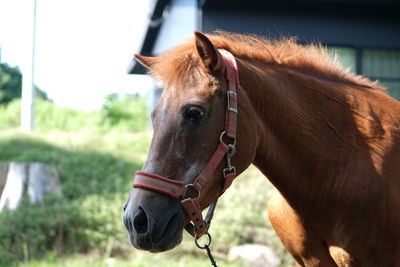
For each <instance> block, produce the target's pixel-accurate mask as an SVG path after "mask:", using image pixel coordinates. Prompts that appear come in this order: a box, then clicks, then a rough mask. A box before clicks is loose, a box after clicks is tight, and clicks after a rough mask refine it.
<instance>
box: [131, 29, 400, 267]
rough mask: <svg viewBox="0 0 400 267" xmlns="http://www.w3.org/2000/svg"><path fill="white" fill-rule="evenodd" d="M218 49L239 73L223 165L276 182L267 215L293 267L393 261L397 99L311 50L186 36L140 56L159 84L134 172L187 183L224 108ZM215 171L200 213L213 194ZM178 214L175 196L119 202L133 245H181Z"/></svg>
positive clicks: (399, 159) (396, 256)
mask: <svg viewBox="0 0 400 267" xmlns="http://www.w3.org/2000/svg"><path fill="white" fill-rule="evenodd" d="M218 49H224V50H226V51H229V52H230V53H231V54H233V55H234V57H235V59H236V62H237V68H238V73H239V80H240V86H238V89H237V101H238V115H237V116H238V117H237V137H236V139H237V144H236V150H237V152H236V155H235V156H234V157H233V158H232V163H233V165H235V166H236V171H237V173H241V172H243V171H244V170H245V169H246V168H247V167H248V166H249V165H250V164H252V163H253V164H254V165H255V166H257V167H258V168H259V169H260V170H261V171H262V173H263V174H265V176H266V177H268V179H269V180H270V181H271V182H272V183H273V184H274V186H275V187H276V188H277V189H278V191H279V193H278V194H276V195H275V196H274V197H273V199H272V200H271V201H270V204H269V208H268V213H269V218H270V220H271V223H272V225H273V227H274V229H275V231H276V233H277V234H278V236H279V237H280V239H281V240H282V242H283V244H284V246H285V247H286V248H287V250H288V251H289V252H290V254H291V255H292V256H293V257H294V258H295V259H296V261H297V263H298V265H300V266H400V103H399V102H397V101H396V100H394V99H392V98H391V97H389V96H387V95H386V94H385V93H384V92H382V91H383V88H382V87H381V86H379V85H378V84H377V83H374V82H370V81H368V80H367V79H365V78H362V77H360V76H355V75H353V74H349V73H348V72H346V71H345V70H344V69H343V68H342V67H340V65H339V64H337V63H336V62H335V61H334V60H331V59H330V58H329V56H328V55H327V52H326V50H325V49H324V48H322V47H320V46H316V45H312V46H307V47H303V46H300V45H297V44H296V43H295V42H294V41H293V40H290V39H289V40H283V41H268V40H264V39H262V38H259V37H255V36H245V35H237V34H229V33H223V32H220V33H218V34H216V35H204V34H202V33H199V32H195V38H194V41H189V42H187V43H184V44H182V45H180V46H178V47H176V48H173V49H171V50H169V51H167V52H165V53H163V54H162V55H160V56H159V57H155V58H150V57H144V56H139V55H137V56H136V58H137V59H138V60H139V61H140V62H141V63H142V64H144V65H145V66H146V67H147V68H149V70H150V73H151V74H152V75H154V76H155V77H156V78H157V79H159V81H160V82H162V83H163V84H164V86H165V89H164V92H163V94H162V97H161V99H160V101H159V103H158V104H157V106H156V108H155V109H154V111H153V113H152V119H153V124H154V137H153V140H152V144H151V147H150V151H149V154H148V159H147V161H146V163H145V165H144V167H143V171H145V172H148V173H153V174H157V175H160V176H163V177H167V178H168V179H166V180H171V179H172V180H175V181H177V182H179V183H182V184H191V183H193V180H194V179H195V177H197V176H198V174H199V173H200V172H201V171H202V169H203V168H204V166H205V165H206V164H207V162H208V160H209V158H210V156H211V155H212V153H213V151H214V150H215V148H216V146H218V141H219V138H220V134H221V132H222V131H223V130H224V123H225V120H224V118H225V110H226V105H227V103H226V102H227V100H226V92H227V90H228V83H227V81H226V80H225V72H226V71H227V67H226V64H224V60H223V57H222V55H221V53H220V52H219V50H218ZM223 168H224V164H223V163H221V164H219V166H218V168H217V170H216V171H215V172H213V175H212V177H211V178H210V179H209V181H208V182H207V184H206V185H205V186H204V188H203V190H202V191H201V194H200V195H199V203H200V207H201V208H202V209H204V208H206V207H207V206H208V205H210V203H212V202H213V201H214V200H215V199H217V198H218V196H219V195H220V193H221V188H222V187H223V185H224V180H223V179H224V177H223V175H222V174H221V173H222V169H223ZM243 190H248V191H249V194H251V188H246V189H243ZM249 197H251V196H249ZM232 212H234V211H232ZM186 220H187V214H186V211H185V210H184V208H183V207H182V205H181V203H180V201H179V199H176V198H172V197H169V196H167V195H165V194H159V193H158V192H154V191H152V190H146V189H143V188H135V189H133V191H132V193H131V195H130V197H129V199H128V201H127V203H126V205H125V215H124V222H125V225H126V227H127V229H128V231H129V234H130V240H131V243H132V244H133V245H134V246H135V247H137V248H140V249H145V250H149V251H152V252H159V251H164V250H168V249H172V248H174V247H175V246H176V245H178V244H179V243H180V241H181V239H182V231H183V227H184V225H185V221H186Z"/></svg>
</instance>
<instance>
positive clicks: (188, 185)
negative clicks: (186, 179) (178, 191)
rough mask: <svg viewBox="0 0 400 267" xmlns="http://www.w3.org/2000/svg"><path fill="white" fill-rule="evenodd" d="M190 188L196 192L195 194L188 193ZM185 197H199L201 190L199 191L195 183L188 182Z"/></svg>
mask: <svg viewBox="0 0 400 267" xmlns="http://www.w3.org/2000/svg"><path fill="white" fill-rule="evenodd" d="M189 190H190V191H192V192H194V193H195V194H193V195H191V194H189V195H188V193H190V192H189ZM183 197H184V198H185V199H186V198H198V197H200V191H198V190H197V189H196V188H195V187H194V185H193V184H187V185H185V195H184V196H183Z"/></svg>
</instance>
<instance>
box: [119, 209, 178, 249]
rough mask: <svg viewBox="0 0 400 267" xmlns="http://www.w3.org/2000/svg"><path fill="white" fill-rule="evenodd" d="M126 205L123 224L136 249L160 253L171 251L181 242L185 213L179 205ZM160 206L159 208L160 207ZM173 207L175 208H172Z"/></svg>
mask: <svg viewBox="0 0 400 267" xmlns="http://www.w3.org/2000/svg"><path fill="white" fill-rule="evenodd" d="M149 206H151V207H158V208H156V209H150V208H148V207H147V205H145V203H143V202H142V203H141V205H134V204H133V203H128V205H127V206H126V209H125V213H124V218H123V220H124V224H125V227H126V229H127V230H128V232H129V240H130V243H131V244H132V246H134V247H135V248H137V249H141V250H147V251H150V252H162V251H166V250H170V249H173V248H174V247H176V246H177V245H179V244H180V242H181V241H182V232H183V227H184V222H185V217H186V215H185V212H184V210H183V209H182V208H181V207H180V205H178V204H176V205H169V207H164V208H163V207H162V206H163V205H159V206H157V205H155V206H154V205H149ZM160 206H161V207H160ZM174 206H175V207H174Z"/></svg>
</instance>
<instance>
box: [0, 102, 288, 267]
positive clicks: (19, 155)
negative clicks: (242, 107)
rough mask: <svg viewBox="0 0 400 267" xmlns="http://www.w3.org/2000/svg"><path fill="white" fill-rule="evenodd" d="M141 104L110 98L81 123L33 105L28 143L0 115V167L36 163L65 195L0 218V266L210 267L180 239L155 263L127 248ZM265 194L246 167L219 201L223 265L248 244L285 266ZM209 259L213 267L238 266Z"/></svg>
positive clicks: (145, 141)
mask: <svg viewBox="0 0 400 267" xmlns="http://www.w3.org/2000/svg"><path fill="white" fill-rule="evenodd" d="M145 101H146V99H145V98H143V97H139V96H129V97H115V96H111V97H109V99H108V102H107V103H106V105H105V106H104V108H103V110H102V111H101V112H90V113H87V112H81V111H74V110H68V109H63V108H58V107H55V106H54V105H53V104H52V103H51V102H48V101H38V105H37V121H36V125H37V133H35V134H30V135H26V134H22V133H20V132H18V131H17V130H15V129H12V128H16V127H17V123H16V122H15V120H18V118H19V116H18V115H17V116H15V113H17V111H18V105H19V103H18V101H13V102H11V103H10V104H9V105H8V106H7V107H3V108H2V109H1V110H0V114H2V116H0V129H3V130H2V132H1V134H0V162H9V161H23V162H30V161H41V162H45V163H47V164H49V165H52V166H54V167H56V168H57V170H58V171H59V173H60V179H61V183H62V186H63V195H64V197H63V198H61V199H59V198H56V197H54V196H49V197H48V198H47V199H46V201H45V203H43V204H42V205H37V206H32V205H29V204H28V203H24V205H23V206H22V207H21V208H20V209H18V210H17V211H13V212H10V211H7V212H4V213H2V214H1V215H0V266H13V265H14V266H23V267H27V266H34V267H35V266H43V267H56V266H78V267H79V266H88V265H91V266H109V265H110V264H111V263H110V262H112V266H118V267H119V266H128V265H127V264H129V266H143V267H145V266H189V267H192V266H193V267H195V266H207V265H208V264H209V262H208V258H207V257H206V256H205V252H204V251H199V250H198V249H197V248H196V247H195V245H194V243H193V240H192V238H191V237H189V236H188V235H186V234H185V238H184V240H183V244H181V245H180V246H179V247H177V248H176V249H174V250H172V251H170V252H166V253H162V254H149V253H147V252H141V251H137V250H135V249H133V248H131V247H130V245H129V244H128V241H127V238H126V231H125V229H124V226H123V223H122V205H123V203H124V202H125V200H126V198H127V196H128V193H129V191H130V184H131V183H132V177H133V173H134V172H135V171H136V170H138V169H140V167H141V165H142V164H143V162H144V160H145V157H146V153H147V149H148V147H149V144H150V134H149V132H148V131H147V130H146V129H147V122H146V121H145V120H142V121H140V120H138V119H137V117H138V116H142V117H145V116H144V115H143V114H146V113H147V111H146V110H145V109H144V108H143V107H144V106H145V105H144V104H143V103H145ZM131 105H135V106H136V107H135V108H131V107H130V106H131ZM140 105H142V106H140ZM138 121H139V122H138ZM131 127H132V129H131ZM10 128H11V129H10ZM250 185H251V186H250ZM243 188H249V190H250V189H251V190H252V192H247V191H244V190H243ZM272 190H273V188H272V186H271V185H270V184H269V183H268V182H267V180H266V179H265V178H264V177H262V175H261V174H260V173H259V172H258V171H257V170H256V169H255V168H254V167H252V168H250V169H249V171H247V172H246V173H245V174H243V175H241V176H240V177H238V178H237V180H236V181H235V183H234V185H233V186H232V187H231V188H230V189H229V190H228V191H227V192H226V193H225V194H224V196H223V197H222V198H221V201H220V203H219V205H218V207H217V210H216V214H215V217H214V221H213V224H212V227H211V233H212V234H213V240H214V243H213V246H212V249H213V251H214V253H216V255H225V253H226V252H227V251H228V249H229V248H230V247H232V246H233V245H235V244H243V243H249V242H257V243H262V244H266V245H269V246H270V247H272V248H273V249H274V250H275V251H276V252H277V253H278V254H279V255H280V256H281V258H282V259H283V263H282V266H291V265H290V264H292V261H291V259H290V257H289V256H288V255H287V253H286V252H284V250H283V248H282V245H281V244H280V242H279V240H278V238H277V237H276V236H275V234H274V233H273V231H272V229H271V226H270V225H269V224H268V219H267V216H266V203H267V199H268V196H269V194H270V192H271V191H272ZM249 196H251V197H249ZM76 253H84V255H85V256H81V254H76ZM217 259H218V262H219V263H220V265H221V266H245V265H243V264H242V263H240V262H237V263H231V262H227V261H224V257H222V258H221V257H217Z"/></svg>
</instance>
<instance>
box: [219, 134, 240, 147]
mask: <svg viewBox="0 0 400 267" xmlns="http://www.w3.org/2000/svg"><path fill="white" fill-rule="evenodd" d="M224 135H226V131H223V132H222V133H221V135H220V136H219V141H220V142H221V143H224V144H226V143H225V142H224V140H223V138H224ZM229 138H230V139H233V144H229V145H233V146H236V138H231V137H229Z"/></svg>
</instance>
